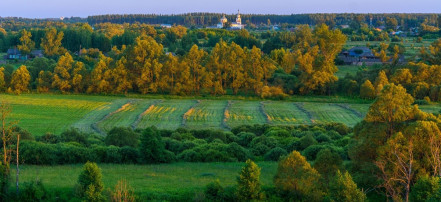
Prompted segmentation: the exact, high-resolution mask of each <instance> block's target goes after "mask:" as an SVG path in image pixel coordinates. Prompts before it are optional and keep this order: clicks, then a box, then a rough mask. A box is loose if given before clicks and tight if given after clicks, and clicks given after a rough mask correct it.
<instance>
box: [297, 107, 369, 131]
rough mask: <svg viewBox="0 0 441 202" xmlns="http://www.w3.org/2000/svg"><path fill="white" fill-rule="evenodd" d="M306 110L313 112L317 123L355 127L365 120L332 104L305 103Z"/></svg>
mask: <svg viewBox="0 0 441 202" xmlns="http://www.w3.org/2000/svg"><path fill="white" fill-rule="evenodd" d="M304 108H305V109H306V110H307V111H309V112H311V114H312V116H313V120H314V121H313V122H315V123H331V122H336V123H344V124H346V125H348V126H354V125H355V124H357V123H358V122H360V121H361V120H362V119H363V118H362V117H360V116H357V114H356V113H354V112H352V111H351V110H348V109H345V108H344V107H340V106H338V105H336V104H331V103H321V104H317V103H304ZM350 109H351V108H350ZM352 110H354V109H352Z"/></svg>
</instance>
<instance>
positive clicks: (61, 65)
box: [52, 52, 74, 93]
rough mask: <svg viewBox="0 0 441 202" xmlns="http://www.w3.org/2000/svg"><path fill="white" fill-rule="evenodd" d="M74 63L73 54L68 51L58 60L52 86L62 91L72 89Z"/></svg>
mask: <svg viewBox="0 0 441 202" xmlns="http://www.w3.org/2000/svg"><path fill="white" fill-rule="evenodd" d="M73 64H74V60H73V58H72V56H71V55H70V54H69V53H68V52H66V54H64V55H63V56H61V57H60V59H59V60H58V62H57V66H55V69H54V74H53V81H52V87H53V88H57V89H58V90H60V91H61V92H63V93H64V92H67V91H69V90H70V89H71V87H72V85H71V82H70V80H71V74H70V72H71V70H72V67H73Z"/></svg>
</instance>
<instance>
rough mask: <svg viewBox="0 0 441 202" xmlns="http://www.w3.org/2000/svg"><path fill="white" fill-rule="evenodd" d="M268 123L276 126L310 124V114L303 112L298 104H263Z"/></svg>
mask: <svg viewBox="0 0 441 202" xmlns="http://www.w3.org/2000/svg"><path fill="white" fill-rule="evenodd" d="M263 105H264V111H265V113H266V115H267V118H268V121H269V123H271V124H275V125H288V124H310V123H311V120H310V118H309V117H308V113H305V112H304V111H302V110H301V107H300V108H299V106H297V105H296V103H291V102H270V101H269V102H263Z"/></svg>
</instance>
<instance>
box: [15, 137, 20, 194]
mask: <svg viewBox="0 0 441 202" xmlns="http://www.w3.org/2000/svg"><path fill="white" fill-rule="evenodd" d="M19 146H20V134H17V157H16V160H17V161H16V164H17V172H16V175H15V177H16V188H17V197H18V194H19V188H18V177H19V175H20V169H19V167H18V165H19V161H18V160H19V159H18V157H19V151H18V149H19Z"/></svg>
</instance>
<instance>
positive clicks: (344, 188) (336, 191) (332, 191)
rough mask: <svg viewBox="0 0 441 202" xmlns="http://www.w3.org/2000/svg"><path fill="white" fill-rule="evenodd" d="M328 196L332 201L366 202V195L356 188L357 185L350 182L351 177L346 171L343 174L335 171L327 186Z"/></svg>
mask: <svg viewBox="0 0 441 202" xmlns="http://www.w3.org/2000/svg"><path fill="white" fill-rule="evenodd" d="M328 196H329V198H330V199H331V200H332V201H341V202H351V201H358V202H363V201H367V198H366V195H365V194H364V193H363V192H362V191H361V190H359V189H358V188H357V184H355V183H354V181H352V177H351V175H350V174H349V173H348V172H347V171H346V172H345V173H344V174H342V173H341V172H340V171H339V170H338V171H337V173H336V175H335V177H334V178H333V179H332V180H331V182H330V184H329V191H328Z"/></svg>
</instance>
